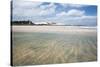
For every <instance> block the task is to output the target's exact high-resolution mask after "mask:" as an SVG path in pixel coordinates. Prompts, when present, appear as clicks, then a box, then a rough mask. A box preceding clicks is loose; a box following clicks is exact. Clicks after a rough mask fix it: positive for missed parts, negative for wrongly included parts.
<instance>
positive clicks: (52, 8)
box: [39, 3, 56, 16]
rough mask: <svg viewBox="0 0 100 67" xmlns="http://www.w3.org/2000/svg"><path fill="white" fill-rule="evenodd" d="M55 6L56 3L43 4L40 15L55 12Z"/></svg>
mask: <svg viewBox="0 0 100 67" xmlns="http://www.w3.org/2000/svg"><path fill="white" fill-rule="evenodd" d="M55 8H56V5H55V4H54V3H50V4H48V5H41V6H40V9H41V11H40V13H39V15H40V16H44V15H51V14H54V13H55Z"/></svg>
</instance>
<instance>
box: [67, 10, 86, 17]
mask: <svg viewBox="0 0 100 67" xmlns="http://www.w3.org/2000/svg"><path fill="white" fill-rule="evenodd" d="M84 13H85V11H81V10H77V9H71V10H69V11H68V12H67V15H68V16H76V17H77V16H83V15H84Z"/></svg>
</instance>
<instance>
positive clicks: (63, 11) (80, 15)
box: [12, 0, 97, 25]
mask: <svg viewBox="0 0 100 67" xmlns="http://www.w3.org/2000/svg"><path fill="white" fill-rule="evenodd" d="M12 20H13V21H15V20H19V21H20V20H31V21H32V22H34V23H37V22H44V21H45V22H56V23H60V24H72V25H96V24H97V6H95V5H80V4H67V3H66V4H65V3H49V2H34V1H22V0H21V1H17V0H13V14H12Z"/></svg>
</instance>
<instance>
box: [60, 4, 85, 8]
mask: <svg viewBox="0 0 100 67" xmlns="http://www.w3.org/2000/svg"><path fill="white" fill-rule="evenodd" d="M60 5H61V6H63V7H67V8H69V7H70V8H81V7H84V6H85V5H80V4H65V3H62V4H60Z"/></svg>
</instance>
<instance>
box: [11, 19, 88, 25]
mask: <svg viewBox="0 0 100 67" xmlns="http://www.w3.org/2000/svg"><path fill="white" fill-rule="evenodd" d="M11 24H12V25H33V26H88V25H79V24H77V25H73V24H68V25H67V24H65V25H57V24H56V23H55V22H52V23H49V22H46V24H44V23H43V24H41V23H40V24H36V23H34V22H32V21H30V20H27V21H25V20H23V21H11Z"/></svg>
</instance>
